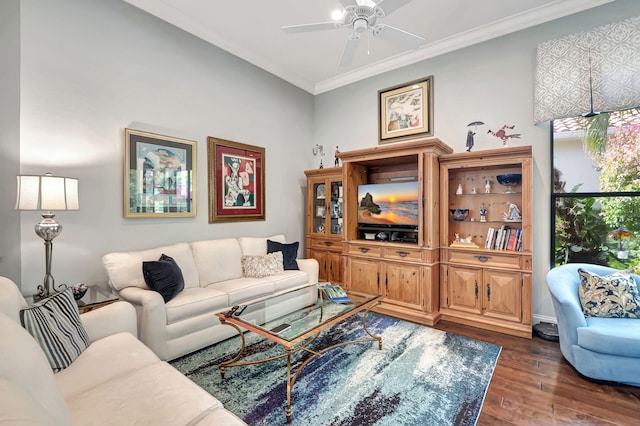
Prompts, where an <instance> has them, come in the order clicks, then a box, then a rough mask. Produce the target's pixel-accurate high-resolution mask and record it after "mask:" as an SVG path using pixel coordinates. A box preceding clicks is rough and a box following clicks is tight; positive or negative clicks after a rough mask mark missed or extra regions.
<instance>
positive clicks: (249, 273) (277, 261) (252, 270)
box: [242, 251, 284, 278]
mask: <svg viewBox="0 0 640 426" xmlns="http://www.w3.org/2000/svg"><path fill="white" fill-rule="evenodd" d="M282 259H283V257H282V252H281V251H277V252H274V253H269V254H267V255H264V256H242V274H243V275H244V276H245V277H250V278H263V277H270V276H272V275H279V274H283V273H284V264H283V260H282Z"/></svg>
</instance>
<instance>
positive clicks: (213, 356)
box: [171, 313, 501, 426]
mask: <svg viewBox="0 0 640 426" xmlns="http://www.w3.org/2000/svg"><path fill="white" fill-rule="evenodd" d="M367 327H368V329H369V331H371V332H372V333H373V334H375V335H381V336H382V350H379V349H378V343H377V342H366V343H355V344H349V345H345V346H341V347H338V348H335V349H333V350H330V351H328V352H325V353H324V354H323V355H322V356H320V357H318V358H316V359H314V360H312V361H311V362H310V363H309V364H308V365H307V366H306V367H305V368H304V369H303V370H302V373H300V375H299V376H298V379H297V381H296V382H295V384H294V386H293V391H292V394H291V404H292V407H291V412H292V423H291V424H292V425H305V426H315V425H340V426H346V425H381V426H382V425H385V426H386V425H388V426H399V425H475V424H476V421H477V419H478V416H479V414H480V410H481V408H482V403H483V402H484V397H485V394H486V391H487V388H488V386H489V382H490V381H491V376H492V375H493V370H494V368H495V365H496V362H497V360H498V356H499V355H500V351H501V347H499V346H495V345H492V344H490V343H485V342H480V341H477V340H474V339H470V338H467V337H462V336H457V335H454V334H450V333H445V332H443V331H440V330H436V329H433V328H429V327H425V326H421V325H417V324H413V323H410V322H406V321H401V320H398V319H395V318H391V317H387V316H383V315H377V314H374V313H370V314H369V315H368V316H367ZM245 336H246V340H247V342H246V344H247V347H246V350H245V356H244V358H242V359H241V361H247V360H257V359H262V358H265V357H268V356H273V355H276V354H279V353H281V352H282V349H281V347H279V346H278V345H275V344H274V343H272V342H271V341H269V340H267V339H264V338H262V337H260V336H257V335H255V334H253V333H247V334H246V335H245ZM365 337H368V336H367V335H366V334H365V332H364V331H363V330H362V321H361V316H360V315H356V316H353V317H351V318H348V319H346V320H345V321H343V322H341V323H339V324H336V325H335V326H334V327H333V328H331V329H329V330H326V331H325V332H323V333H322V334H321V335H320V337H318V339H317V340H316V342H313V345H312V346H311V348H314V347H316V348H319V349H321V348H323V347H326V346H329V345H332V344H334V343H337V342H339V341H345V340H352V339H359V338H365ZM239 348H240V338H239V337H235V338H232V339H229V340H226V341H224V342H221V343H219V344H217V345H213V346H210V347H208V348H205V349H202V350H200V351H198V352H195V353H193V354H190V355H186V356H184V357H182V358H178V359H176V360H174V361H172V362H171V364H172V365H173V366H174V367H176V368H177V369H178V370H180V371H181V372H183V373H184V374H185V375H186V376H187V377H189V378H190V379H191V380H193V381H194V382H196V383H197V384H198V385H200V386H201V387H203V388H204V389H205V390H207V391H208V392H209V393H211V394H212V395H213V396H215V397H216V398H217V399H219V400H220V401H221V402H222V404H223V405H224V406H225V408H227V409H228V410H230V411H232V412H233V413H235V414H236V415H237V416H239V417H241V418H242V419H243V420H244V421H245V422H246V423H248V424H249V425H252V426H254V425H256V426H257V425H279V424H285V423H286V419H285V408H286V405H287V404H286V393H287V392H286V358H283V359H279V360H275V361H271V362H267V363H263V364H256V365H252V366H244V367H235V368H229V369H227V370H226V371H225V378H224V380H223V379H221V378H220V372H219V371H218V368H217V366H218V364H220V362H223V361H226V360H229V359H230V358H232V357H233V356H234V355H235V354H236V353H237V351H238V349H239ZM307 356H308V355H307V353H306V352H304V351H301V352H299V353H296V355H295V356H294V357H293V358H294V359H295V365H296V366H297V365H298V364H299V363H300V362H302V361H303V360H304V359H306V357H307Z"/></svg>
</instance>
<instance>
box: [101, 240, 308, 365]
mask: <svg viewBox="0 0 640 426" xmlns="http://www.w3.org/2000/svg"><path fill="white" fill-rule="evenodd" d="M267 240H272V241H276V242H279V243H285V238H284V236H283V235H274V236H271V237H262V238H254V237H244V238H226V239H216V240H203V241H195V242H191V243H186V242H183V243H177V244H173V245H169V246H163V247H156V248H152V249H148V250H142V251H130V252H119V253H109V254H106V255H104V256H103V258H102V263H103V265H104V267H105V268H106V270H107V274H108V276H109V285H110V286H111V287H112V288H113V289H114V290H115V291H116V292H117V293H118V294H119V295H120V297H121V298H122V299H124V300H126V301H128V302H130V303H131V304H133V305H134V306H135V308H136V311H137V318H138V337H139V338H140V340H141V341H142V342H144V343H145V344H146V345H147V346H148V347H149V348H151V350H153V352H155V353H156V355H158V357H160V359H162V360H172V359H175V358H177V357H180V356H182V355H185V354H188V353H190V352H193V351H196V350H198V349H201V348H204V347H206V346H209V345H211V344H214V343H217V342H219V341H221V340H224V339H227V338H229V337H230V336H233V335H234V334H236V333H237V332H236V331H235V330H234V329H233V328H232V327H229V326H224V325H221V324H220V321H219V320H218V317H217V316H216V315H215V314H216V313H219V312H225V311H227V310H228V309H229V308H230V307H232V306H235V305H241V304H247V303H250V302H252V301H256V300H258V299H260V298H264V297H268V296H270V295H273V294H278V293H285V292H287V291H289V290H292V289H295V288H299V287H304V286H308V285H309V284H315V283H317V282H318V262H317V261H316V260H315V259H297V263H298V266H299V268H300V270H286V271H284V273H283V274H279V275H274V276H269V277H264V278H248V277H245V276H243V273H242V264H241V259H242V256H244V255H246V256H262V255H265V254H266V253H267ZM162 254H165V255H167V256H170V257H172V258H173V259H174V260H175V261H176V263H177V264H178V266H179V267H180V269H181V271H182V275H183V277H184V290H182V291H181V292H180V293H179V294H178V295H177V296H176V297H175V298H173V299H171V300H170V301H168V302H167V303H166V304H165V302H164V299H163V298H162V296H161V295H160V294H159V293H157V292H156V291H153V290H150V289H149V288H148V287H147V285H146V283H145V281H144V277H143V273H142V262H143V261H150V260H158V259H159V258H160V256H161V255H162ZM315 297H316V290H315V289H314V288H313V287H310V288H309V290H308V291H307V292H302V294H299V292H296V296H292V297H291V299H290V300H287V301H286V302H285V303H283V304H282V305H281V306H280V307H279V309H281V310H282V314H283V315H284V314H286V313H288V312H291V311H293V310H295V309H298V308H300V307H303V306H305V305H308V304H309V303H312V302H313V301H314V300H315ZM255 314H256V315H259V312H256V313H255ZM256 320H257V321H259V319H256Z"/></svg>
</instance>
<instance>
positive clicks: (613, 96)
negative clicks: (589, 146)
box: [533, 16, 640, 123]
mask: <svg viewBox="0 0 640 426" xmlns="http://www.w3.org/2000/svg"><path fill="white" fill-rule="evenodd" d="M590 82H591V83H590ZM591 93H593V96H592V95H591ZM591 102H593V111H595V112H601V111H615V110H620V109H626V108H634V107H638V106H640V16H637V17H634V18H630V19H627V20H624V21H621V22H616V23H613V24H608V25H603V26H601V27H597V28H595V29H594V30H592V31H587V32H579V33H575V34H571V35H568V36H566V37H562V38H558V39H555V40H549V41H545V42H542V43H540V44H538V64H537V68H536V87H535V104H534V112H533V114H534V121H535V122H536V123H540V122H543V121H548V120H556V119H560V118H567V117H576V116H578V115H581V114H585V113H588V112H590V111H591Z"/></svg>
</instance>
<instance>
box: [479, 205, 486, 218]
mask: <svg viewBox="0 0 640 426" xmlns="http://www.w3.org/2000/svg"><path fill="white" fill-rule="evenodd" d="M486 221H487V209H485V208H484V206H483V207H482V208H481V209H480V222H486Z"/></svg>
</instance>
